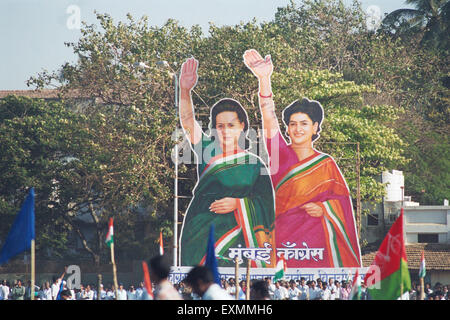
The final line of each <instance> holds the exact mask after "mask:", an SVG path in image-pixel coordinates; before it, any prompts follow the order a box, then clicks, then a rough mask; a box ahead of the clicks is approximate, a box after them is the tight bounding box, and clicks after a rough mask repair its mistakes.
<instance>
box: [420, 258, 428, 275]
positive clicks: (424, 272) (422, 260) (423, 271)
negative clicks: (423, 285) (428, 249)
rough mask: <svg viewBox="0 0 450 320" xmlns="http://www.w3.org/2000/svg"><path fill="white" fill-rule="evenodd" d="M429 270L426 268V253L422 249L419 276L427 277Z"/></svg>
mask: <svg viewBox="0 0 450 320" xmlns="http://www.w3.org/2000/svg"><path fill="white" fill-rule="evenodd" d="M426 274H427V271H426V269H425V253H424V252H423V251H422V259H420V270H419V278H425V275H426Z"/></svg>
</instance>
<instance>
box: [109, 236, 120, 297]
mask: <svg viewBox="0 0 450 320" xmlns="http://www.w3.org/2000/svg"><path fill="white" fill-rule="evenodd" d="M111 263H112V265H113V276H114V293H115V296H116V300H118V296H117V289H118V287H119V286H118V284H117V267H116V261H115V259H114V242H111Z"/></svg>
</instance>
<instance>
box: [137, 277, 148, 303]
mask: <svg viewBox="0 0 450 320" xmlns="http://www.w3.org/2000/svg"><path fill="white" fill-rule="evenodd" d="M144 290H146V289H145V286H144V283H143V282H142V281H141V283H139V287H137V289H136V300H145V299H144Z"/></svg>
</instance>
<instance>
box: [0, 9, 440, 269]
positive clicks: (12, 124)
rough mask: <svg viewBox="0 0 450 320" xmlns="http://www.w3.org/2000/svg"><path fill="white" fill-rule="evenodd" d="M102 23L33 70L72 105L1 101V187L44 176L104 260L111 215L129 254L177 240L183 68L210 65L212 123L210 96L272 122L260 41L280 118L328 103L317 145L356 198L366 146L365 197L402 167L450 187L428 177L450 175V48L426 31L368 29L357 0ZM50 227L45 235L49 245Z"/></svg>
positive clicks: (11, 189)
mask: <svg viewBox="0 0 450 320" xmlns="http://www.w3.org/2000/svg"><path fill="white" fill-rule="evenodd" d="M97 19H98V23H99V25H86V24H84V25H83V28H82V30H81V32H82V37H81V38H80V40H79V41H78V42H76V43H67V44H66V45H67V46H69V47H71V48H72V49H73V51H74V52H75V53H76V54H77V55H78V61H77V62H75V63H73V64H70V63H66V64H64V65H62V66H61V68H60V69H59V70H56V71H54V72H50V73H49V72H43V73H41V74H38V75H37V76H35V77H32V78H30V80H29V85H30V86H34V87H36V88H44V87H52V86H53V87H57V88H58V89H59V91H60V92H61V98H62V102H61V103H46V102H43V101H40V100H38V101H31V100H22V99H18V98H8V99H6V100H4V101H3V102H2V105H1V106H2V108H4V109H5V110H8V111H7V112H6V111H5V112H1V113H0V115H1V116H0V117H3V118H1V122H0V130H2V135H1V139H2V144H1V148H2V155H3V154H5V155H6V156H5V157H3V158H2V162H1V164H0V166H1V168H2V169H1V172H0V174H1V176H2V181H3V179H5V180H4V181H6V182H7V183H6V184H4V187H3V189H0V190H1V193H0V200H1V201H0V214H2V215H11V214H12V212H14V210H17V208H18V205H19V204H18V203H19V201H20V199H22V197H23V196H24V194H25V188H26V187H27V186H31V185H34V186H35V188H36V190H37V193H38V195H39V197H40V199H41V200H40V202H39V203H40V206H41V207H40V210H42V213H40V214H42V217H44V216H45V219H52V220H49V221H54V223H55V225H56V226H58V228H59V229H58V228H57V232H58V234H59V235H60V239H61V242H59V245H61V244H63V245H64V243H65V241H67V231H69V230H73V231H75V232H78V235H79V237H80V239H82V240H84V241H83V245H84V247H85V249H86V250H87V251H88V252H90V254H91V255H92V257H93V258H94V261H95V262H96V263H98V262H99V261H100V258H101V255H102V252H104V250H103V251H102V247H103V239H104V234H105V232H106V224H107V223H106V221H107V218H108V217H109V216H114V217H115V218H116V219H115V223H116V228H117V230H120V232H117V237H116V238H115V239H116V241H117V242H118V243H119V244H120V245H118V246H117V247H118V248H119V247H120V248H121V251H122V252H123V254H124V255H126V256H127V257H130V258H131V257H142V256H143V255H146V254H149V253H151V252H152V250H154V249H153V247H155V248H156V241H157V240H156V239H157V236H158V235H159V230H160V229H163V230H164V235H165V237H170V236H172V230H171V227H170V226H171V217H172V213H171V212H172V197H173V180H172V178H173V170H172V168H173V164H172V161H171V151H172V147H173V146H174V144H175V143H176V142H177V141H176V139H174V138H173V131H174V129H175V126H176V124H177V122H178V119H176V112H175V108H174V101H175V91H174V82H173V81H174V79H173V75H174V74H176V73H177V72H178V71H179V68H180V66H181V64H182V62H183V61H184V60H185V59H186V58H188V57H190V56H194V57H196V58H197V59H198V60H199V61H200V66H199V83H198V85H197V87H196V88H195V95H194V104H195V106H196V113H197V114H196V116H197V118H198V119H199V120H201V122H202V124H203V126H204V127H205V128H206V126H207V124H208V122H209V108H210V106H212V105H213V104H214V103H215V102H216V101H217V100H219V99H220V98H223V97H232V98H235V99H237V100H238V101H240V102H241V103H242V104H243V106H244V107H245V108H246V110H247V112H248V114H249V117H250V123H251V125H252V126H253V127H259V126H260V123H261V120H260V115H259V110H258V105H257V104H258V99H257V90H258V88H257V81H256V79H255V78H254V76H253V75H252V74H251V72H250V71H249V70H248V69H247V68H246V67H245V65H244V64H243V62H242V55H243V53H244V52H245V50H247V49H249V48H255V49H257V50H258V51H259V52H261V53H262V54H264V55H266V54H270V55H271V57H272V60H273V62H274V66H275V71H274V74H273V78H272V86H273V91H274V99H275V103H276V111H277V113H278V117H279V119H280V120H281V111H282V109H284V107H286V106H287V105H288V104H290V103H291V102H292V101H294V100H296V99H301V98H302V97H308V98H311V99H316V100H318V101H320V102H321V103H322V105H323V106H324V109H325V121H324V123H323V126H322V128H323V130H322V132H321V138H320V139H319V141H318V142H317V143H316V147H317V148H318V149H319V150H322V151H324V152H327V153H329V154H331V155H332V156H333V157H334V158H335V159H336V160H337V162H338V164H339V165H340V166H341V169H342V170H343V173H344V176H345V177H346V179H347V182H348V184H349V186H350V189H351V192H352V196H353V197H355V195H356V181H357V176H356V170H355V165H356V160H357V157H356V143H359V146H360V161H361V167H360V174H361V177H360V182H361V190H360V191H361V196H362V198H363V200H368V201H369V200H370V201H376V200H379V199H380V198H381V196H382V195H383V190H384V189H383V186H382V185H381V184H380V183H379V182H377V181H378V180H377V177H378V176H379V175H380V174H381V172H382V171H384V170H390V169H403V170H404V171H405V175H406V181H407V185H406V190H407V191H408V190H412V191H413V193H414V195H415V196H418V197H420V199H422V200H426V202H433V201H436V199H442V197H448V188H445V189H443V188H444V187H445V186H446V184H447V183H446V182H443V183H440V184H439V183H438V184H435V183H434V182H435V181H434V180H433V179H428V181H431V182H430V183H429V184H427V182H426V181H427V179H424V177H425V176H426V175H427V174H428V173H427V172H428V170H429V171H431V172H433V173H439V172H448V161H446V160H445V159H446V157H439V155H440V152H439V151H440V150H441V148H447V149H448V139H442V134H443V133H444V132H446V128H447V126H448V114H449V113H448V84H447V86H446V84H445V83H446V82H445V81H443V79H445V77H447V78H448V66H447V65H448V64H447V63H446V58H445V56H443V55H442V54H441V53H440V54H437V53H436V52H435V51H433V50H432V49H429V48H424V47H423V46H422V44H421V41H420V40H416V41H404V39H402V38H398V37H395V36H392V35H391V34H389V33H384V32H373V31H369V30H367V28H366V25H365V19H366V16H365V13H364V12H363V11H362V9H361V7H360V5H359V3H358V2H354V3H353V4H352V5H350V6H346V5H344V4H343V2H342V1H340V0H315V1H313V0H305V1H303V2H301V3H299V2H296V1H291V2H290V4H288V5H287V6H286V7H282V8H279V9H278V10H277V12H276V13H275V17H274V19H273V21H269V22H265V23H261V24H258V23H256V22H255V21H250V22H247V23H244V22H243V23H240V24H238V25H234V26H223V27H218V26H215V25H214V24H211V26H210V28H209V34H208V35H204V34H203V33H202V31H201V29H200V27H198V26H194V27H192V28H191V29H187V28H184V27H182V26H180V25H179V24H178V22H176V21H174V20H168V21H167V22H166V23H165V24H164V25H163V26H161V27H153V26H150V25H149V22H148V20H147V18H146V17H142V18H140V19H139V20H135V19H134V18H133V17H131V16H130V15H128V16H127V22H118V23H115V22H114V21H113V19H112V18H111V17H110V16H109V15H108V14H98V13H97ZM162 61H166V63H162ZM161 66H163V68H161ZM164 66H166V67H164ZM74 96H75V97H77V98H78V99H80V98H82V99H84V100H83V101H84V102H83V103H80V101H79V100H78V101H77V100H76V99H73V97H74ZM86 101H88V102H86ZM25 109H26V111H23V110H25ZM11 110H14V111H13V113H12V114H13V115H11V116H10V118H7V117H8V116H7V115H8V114H11ZM21 110H22V111H21ZM32 110H35V113H33V112H32ZM446 117H447V118H446ZM446 119H447V120H446ZM281 127H283V125H281ZM418 128H426V131H424V132H426V134H421V132H420V131H417V129H418ZM436 128H439V130H437V129H436ZM447 158H448V157H447ZM67 159H70V160H71V161H67ZM443 159H444V160H443ZM418 166H419V167H420V168H424V170H423V171H421V170H418V168H419V167H418ZM446 169H447V171H445V170H446ZM181 171H182V173H183V174H185V175H186V176H188V177H191V178H192V179H191V180H190V181H189V180H188V181H186V180H181V181H182V183H180V189H181V190H182V191H184V192H185V193H188V192H190V191H191V189H192V187H193V185H194V183H195V177H196V175H195V170H194V167H193V166H184V165H183V166H181ZM438 179H440V177H439V178H436V180H438ZM444 180H445V179H444ZM447 181H448V179H447ZM424 184H427V185H426V186H423V185H424ZM421 190H426V191H425V192H422V191H421ZM419 191H420V192H419ZM183 209H184V208H183V207H181V208H180V211H181V212H180V213H183ZM80 214H84V215H86V216H88V217H90V221H91V223H92V222H93V224H94V225H95V228H94V229H95V230H94V235H95V236H94V238H92V239H88V238H86V237H85V235H83V234H82V232H81V230H82V228H81V225H80V221H79V220H80V219H77V216H79V215H80ZM43 219H44V218H43ZM42 221H43V225H44V224H45V223H44V220H42ZM46 221H47V220H46ZM144 225H148V226H149V228H148V229H146V230H145V229H142V226H144ZM139 228H141V229H139ZM48 231H50V230H48ZM49 234H51V233H50V232H49V233H47V234H45V232H44V234H43V235H42V237H46V238H47V239H48V241H50V239H51V237H50V236H48V235H49ZM53 245H54V244H53Z"/></svg>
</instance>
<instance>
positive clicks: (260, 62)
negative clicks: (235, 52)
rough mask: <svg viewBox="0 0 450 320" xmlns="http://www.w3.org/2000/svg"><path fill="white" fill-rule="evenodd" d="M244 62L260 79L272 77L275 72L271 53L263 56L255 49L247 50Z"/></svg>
mask: <svg viewBox="0 0 450 320" xmlns="http://www.w3.org/2000/svg"><path fill="white" fill-rule="evenodd" d="M244 63H245V65H246V66H247V67H248V68H249V69H250V70H251V71H252V72H253V74H254V75H255V76H256V77H257V78H258V79H264V78H270V76H271V74H272V72H273V64H272V59H271V58H270V55H267V56H266V57H265V58H263V57H262V56H261V55H260V54H259V52H258V51H256V50H255V49H250V50H247V51H245V53H244Z"/></svg>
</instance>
